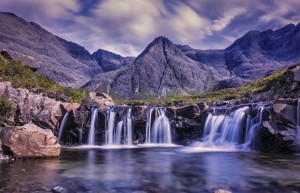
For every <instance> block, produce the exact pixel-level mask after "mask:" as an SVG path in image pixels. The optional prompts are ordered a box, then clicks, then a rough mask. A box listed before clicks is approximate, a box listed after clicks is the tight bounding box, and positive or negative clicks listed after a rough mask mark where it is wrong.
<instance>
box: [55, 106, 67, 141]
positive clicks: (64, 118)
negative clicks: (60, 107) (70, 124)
mask: <svg viewBox="0 0 300 193" xmlns="http://www.w3.org/2000/svg"><path fill="white" fill-rule="evenodd" d="M68 116H69V112H66V114H65V115H64V117H63V120H62V122H61V124H60V127H59V132H58V137H57V141H58V143H60V140H61V137H62V134H63V130H64V128H65V124H66V122H67V120H68Z"/></svg>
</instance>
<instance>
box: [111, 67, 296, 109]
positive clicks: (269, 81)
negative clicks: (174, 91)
mask: <svg viewBox="0 0 300 193" xmlns="http://www.w3.org/2000/svg"><path fill="white" fill-rule="evenodd" d="M296 66H300V63H297V64H295V65H293V66H292V67H290V68H289V69H292V68H294V67H296ZM288 74H289V71H288V70H281V71H278V72H275V73H274V74H272V75H270V76H267V77H264V78H261V79H258V80H256V81H254V82H252V83H249V84H246V85H244V86H241V87H238V88H228V89H222V90H218V91H214V92H208V93H204V94H199V95H191V96H173V97H167V98H162V99H152V100H151V99H150V100H127V101H124V100H123V101H122V100H120V101H115V102H116V104H119V105H121V104H126V105H162V106H170V105H177V104H193V103H198V102H217V101H223V100H231V99H240V98H247V97H250V96H253V95H255V94H259V93H263V92H266V91H269V90H274V92H279V93H280V92H282V93H283V92H285V93H289V92H292V91H290V90H289V89H290V87H291V85H290V83H289V82H288V79H287V76H288ZM280 89H283V90H282V91H281V90H280ZM299 91H300V88H299V86H298V87H297V88H296V90H294V91H293V92H299ZM289 97H290V95H289Z"/></svg>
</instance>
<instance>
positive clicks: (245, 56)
mask: <svg viewBox="0 0 300 193" xmlns="http://www.w3.org/2000/svg"><path fill="white" fill-rule="evenodd" d="M0 23H1V27H0V50H6V51H7V52H8V53H9V54H10V55H11V56H12V57H13V58H14V59H17V60H21V61H22V62H23V63H24V64H25V65H29V66H31V67H33V68H35V69H36V70H37V73H39V74H42V75H45V76H48V77H49V78H51V79H53V80H54V81H56V82H58V83H59V84H61V85H63V86H71V87H76V88H78V87H84V88H87V89H90V90H96V91H99V92H107V93H109V94H111V95H113V96H120V97H123V98H127V99H129V98H139V97H141V98H142V97H161V96H168V95H188V94H196V93H203V92H207V91H211V90H217V89H221V88H227V87H236V86H240V85H242V84H245V83H248V82H251V81H253V80H255V79H258V78H261V77H264V76H266V75H269V74H271V73H273V72H274V71H277V70H279V69H282V68H286V67H288V66H289V65H291V64H293V63H295V62H297V61H300V24H298V25H293V24H289V25H287V26H285V27H283V28H281V29H278V30H275V31H273V30H271V29H270V30H266V31H263V32H259V31H249V32H248V33H246V34H245V35H244V36H242V37H241V38H239V39H237V40H236V41H235V42H234V43H233V44H232V45H230V46H229V47H228V48H226V49H224V50H197V49H193V48H191V47H189V46H188V45H176V44H174V43H172V42H171V41H170V40H169V39H167V38H166V37H158V38H156V39H155V40H153V41H152V42H151V43H150V44H149V45H148V46H147V47H146V49H145V50H144V51H143V52H142V53H141V54H140V55H139V56H138V57H137V58H134V57H122V56H120V55H118V54H115V53H112V52H109V51H106V50H102V49H99V50H98V51H96V52H95V53H93V54H90V53H89V52H88V51H87V50H86V49H85V48H84V47H82V46H80V45H78V44H76V43H73V42H69V41H66V40H64V39H62V38H60V37H58V36H55V35H53V34H51V33H50V32H48V31H47V30H45V29H43V28H42V27H40V26H39V25H38V24H35V23H33V22H26V21H25V20H23V19H22V18H20V17H17V16H16V15H14V14H12V13H3V12H0Z"/></svg>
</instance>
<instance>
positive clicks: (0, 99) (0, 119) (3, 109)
mask: <svg viewBox="0 0 300 193" xmlns="http://www.w3.org/2000/svg"><path fill="white" fill-rule="evenodd" d="M12 111H13V107H12V106H11V103H10V102H9V101H8V99H7V98H6V97H4V96H0V123H1V124H3V123H5V122H7V116H8V115H9V114H10V113H12Z"/></svg>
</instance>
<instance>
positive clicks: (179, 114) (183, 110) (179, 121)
mask: <svg viewBox="0 0 300 193" xmlns="http://www.w3.org/2000/svg"><path fill="white" fill-rule="evenodd" d="M169 110H170V112H171V115H170V117H171V118H170V119H171V123H172V125H173V127H172V128H173V129H174V130H175V132H174V134H175V135H174V136H173V142H174V143H176V144H180V145H189V144H191V143H193V142H195V141H197V140H198V139H199V138H201V136H203V130H204V124H205V120H206V117H207V110H208V105H207V104H205V103H199V104H193V105H187V106H183V107H170V108H169Z"/></svg>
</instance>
